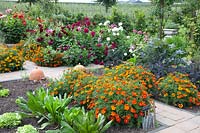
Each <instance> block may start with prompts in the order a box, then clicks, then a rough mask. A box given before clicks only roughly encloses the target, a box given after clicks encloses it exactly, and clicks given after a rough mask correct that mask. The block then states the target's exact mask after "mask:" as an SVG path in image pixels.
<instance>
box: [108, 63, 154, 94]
mask: <svg viewBox="0 0 200 133" xmlns="http://www.w3.org/2000/svg"><path fill="white" fill-rule="evenodd" d="M105 76H109V77H112V79H114V80H127V81H132V80H138V81H139V82H140V84H142V85H143V86H145V87H146V91H147V92H148V93H149V94H151V95H152V96H157V89H156V88H157V83H156V76H155V75H154V74H153V73H151V72H150V71H149V70H147V69H145V68H143V67H142V66H135V65H134V64H132V63H127V64H121V65H118V66H116V67H113V68H112V69H106V71H105Z"/></svg>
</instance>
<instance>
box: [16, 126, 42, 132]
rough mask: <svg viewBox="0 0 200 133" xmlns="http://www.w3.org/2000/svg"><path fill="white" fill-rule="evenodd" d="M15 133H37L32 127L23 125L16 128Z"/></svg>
mask: <svg viewBox="0 0 200 133" xmlns="http://www.w3.org/2000/svg"><path fill="white" fill-rule="evenodd" d="M16 133H39V132H38V131H37V129H36V128H34V127H33V126H32V125H24V126H22V127H18V128H17V132H16Z"/></svg>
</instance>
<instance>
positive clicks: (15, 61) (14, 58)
mask: <svg viewBox="0 0 200 133" xmlns="http://www.w3.org/2000/svg"><path fill="white" fill-rule="evenodd" d="M23 62H24V59H23V57H22V53H21V52H20V51H18V50H17V49H16V48H0V73H4V72H11V71H16V70H21V69H22V67H23Z"/></svg>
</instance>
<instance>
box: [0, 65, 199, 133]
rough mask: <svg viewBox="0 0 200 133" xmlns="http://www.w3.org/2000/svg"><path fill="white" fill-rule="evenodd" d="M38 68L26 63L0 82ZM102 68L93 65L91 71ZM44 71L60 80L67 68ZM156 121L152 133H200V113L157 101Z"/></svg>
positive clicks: (1, 75) (3, 75)
mask: <svg viewBox="0 0 200 133" xmlns="http://www.w3.org/2000/svg"><path fill="white" fill-rule="evenodd" d="M35 67H38V66H36V65H35V64H34V63H32V62H29V61H27V62H25V64H24V70H21V71H17V72H11V73H4V74H0V82H4V81H10V80H17V79H22V78H27V77H28V76H29V75H28V74H29V73H30V72H31V70H33V69H34V68H35ZM100 67H102V66H99V65H91V66H89V67H88V68H89V69H96V68H100ZM38 68H39V69H41V70H43V71H44V73H45V76H46V77H49V78H59V77H60V76H61V75H62V73H63V72H64V70H66V69H67V67H56V68H50V67H38ZM155 104H156V119H157V121H159V122H160V123H161V125H163V126H161V127H160V128H157V129H156V130H153V131H150V133H200V112H199V113H191V112H188V111H185V110H182V109H178V108H175V107H172V106H169V105H166V104H163V103H161V102H158V101H156V103H155Z"/></svg>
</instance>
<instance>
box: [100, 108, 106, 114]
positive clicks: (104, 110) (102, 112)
mask: <svg viewBox="0 0 200 133" xmlns="http://www.w3.org/2000/svg"><path fill="white" fill-rule="evenodd" d="M106 110H107V109H106V107H104V108H103V109H102V110H101V114H103V115H104V114H105V113H106Z"/></svg>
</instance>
